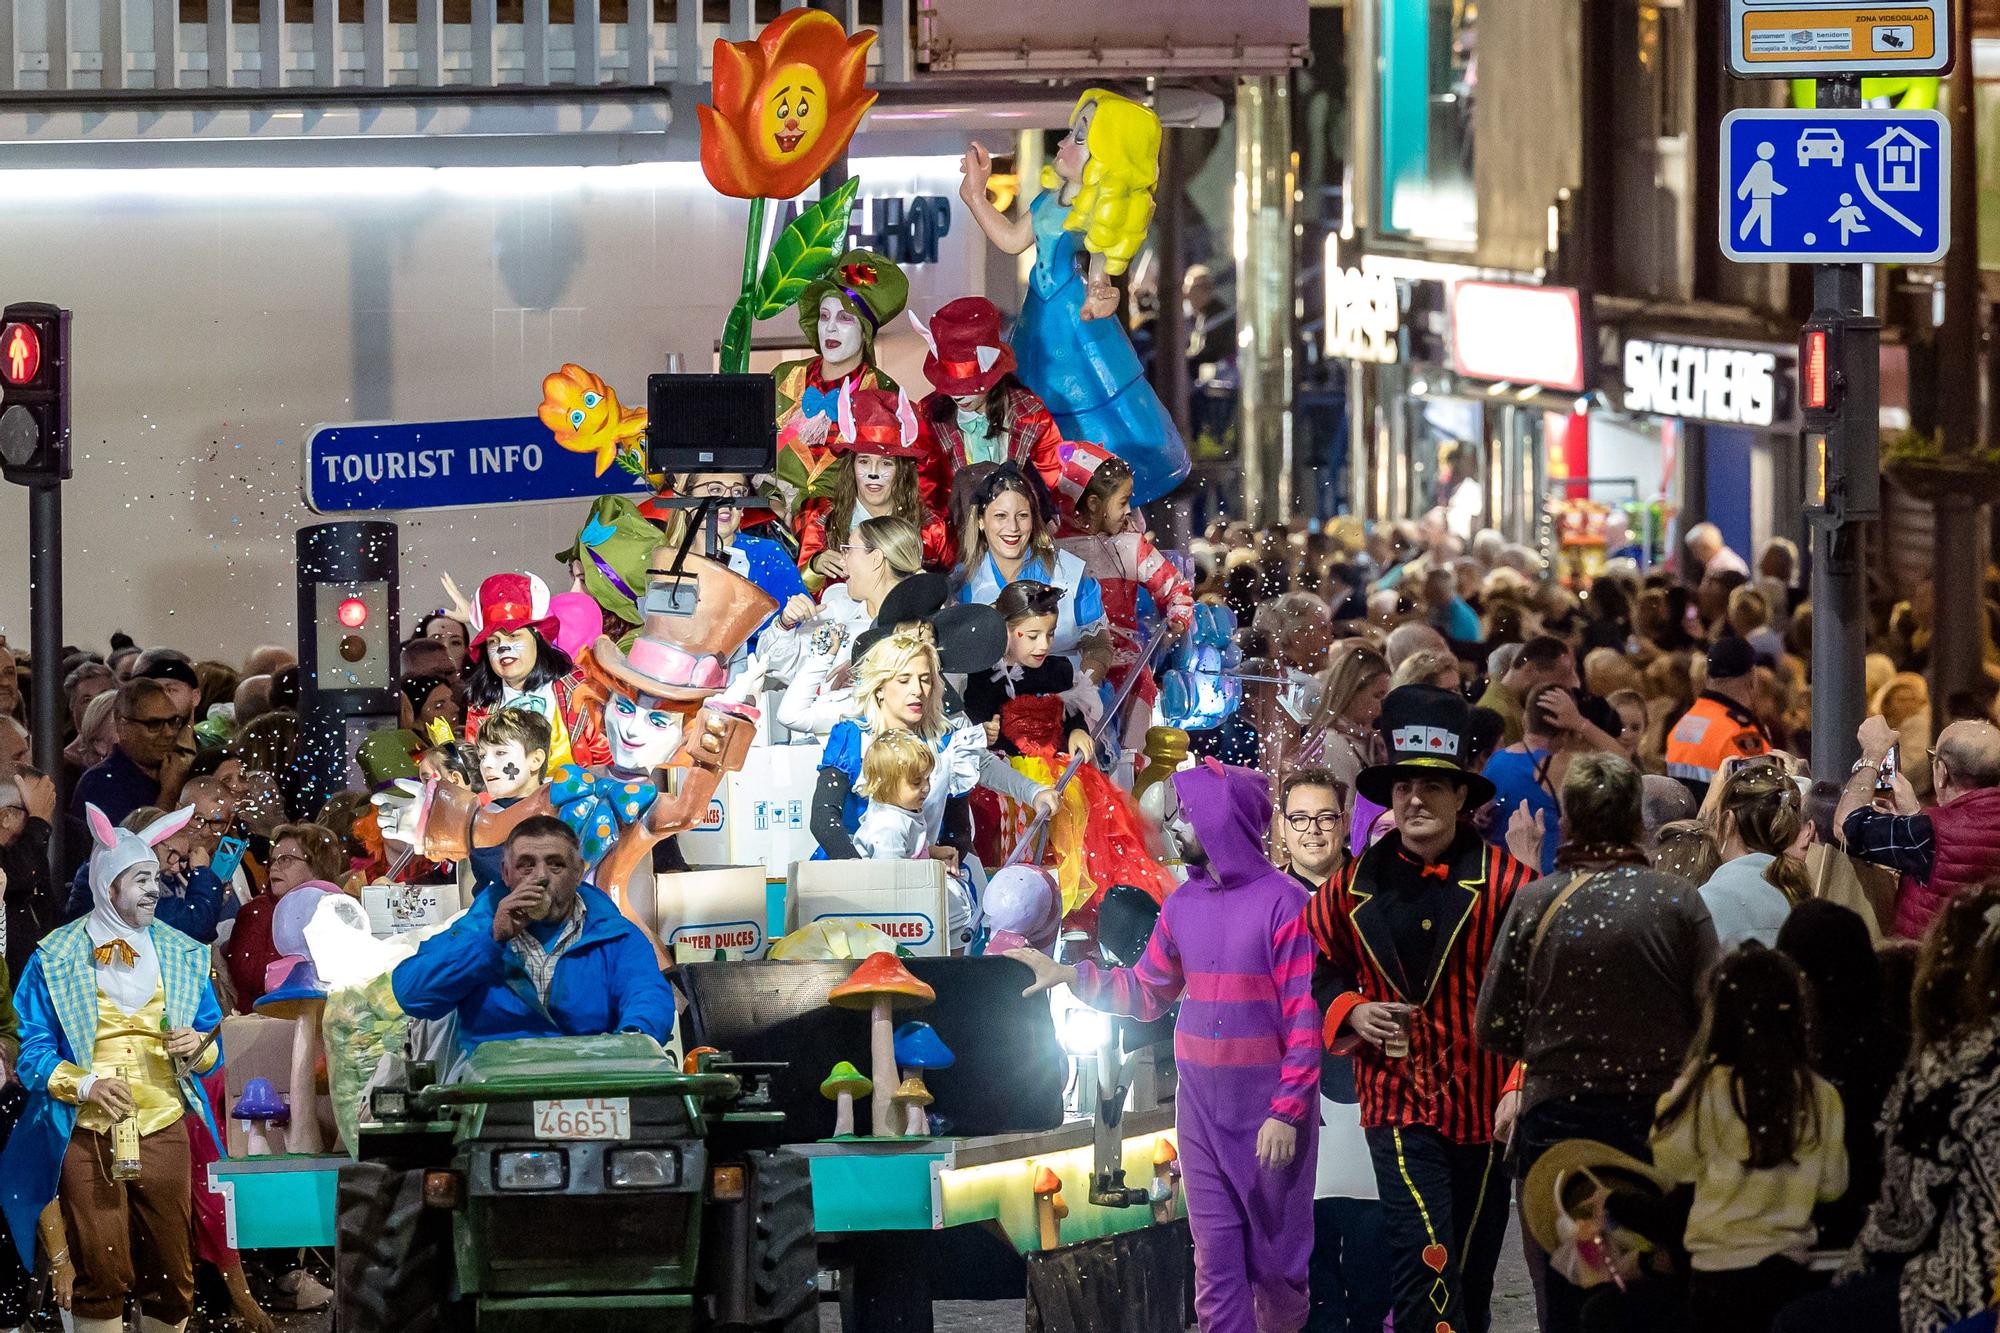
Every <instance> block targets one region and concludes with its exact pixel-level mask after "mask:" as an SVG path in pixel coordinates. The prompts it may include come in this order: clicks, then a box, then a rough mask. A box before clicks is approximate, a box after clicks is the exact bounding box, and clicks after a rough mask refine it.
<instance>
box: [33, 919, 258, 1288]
mask: <svg viewBox="0 0 2000 1333" xmlns="http://www.w3.org/2000/svg"><path fill="white" fill-rule="evenodd" d="M151 938H152V941H153V950H154V952H155V953H156V954H157V955H158V956H159V960H160V984H161V987H162V988H163V989H164V990H165V991H166V1004H167V1014H166V1018H167V1023H168V1025H169V1026H171V1027H177V1028H194V1029H195V1030H196V1031H198V1032H213V1031H215V1030H216V1029H217V1028H219V1027H221V1026H222V1006H221V1005H220V1004H218V1003H216V999H215V988H214V987H213V986H212V985H210V984H209V980H208V967H209V956H208V947H207V946H206V945H202V944H197V943H195V942H194V941H193V940H191V939H189V938H188V937H187V936H185V935H183V934H181V933H180V932H179V931H177V930H175V929H173V928H172V927H171V926H166V925H162V924H161V923H159V922H158V921H155V922H154V923H153V925H152V927H151ZM90 955H91V944H90V934H89V931H88V930H87V929H86V927H85V925H84V923H83V922H81V921H72V922H70V924H68V925H66V926H60V927H58V928H56V929H55V930H52V931H50V932H49V934H48V936H47V937H46V938H45V939H43V940H42V942H41V944H40V945H39V946H37V947H36V949H35V955H34V957H32V958H30V959H29V960H28V966H27V969H26V970H25V971H23V972H22V973H21V984H20V985H19V986H18V987H16V988H15V990H14V1008H15V1010H16V1012H17V1013H18V1015H19V1018H20V1023H21V1067H20V1076H21V1086H23V1087H24V1088H26V1089H27V1090H28V1093H29V1100H28V1109H27V1111H26V1112H25V1113H24V1114H23V1115H22V1116H21V1122H20V1123H19V1124H18V1125H16V1126H14V1133H13V1136H12V1137H10V1138H9V1139H8V1140H7V1146H6V1148H5V1149H4V1150H0V1209H4V1210H5V1213H6V1217H7V1225H8V1227H9V1228H10V1229H12V1231H13V1233H14V1246H15V1248H16V1249H18V1250H19V1251H20V1252H21V1262H22V1263H23V1264H25V1265H27V1266H28V1267H29V1268H30V1269H32V1268H33V1267H34V1262H35V1220H36V1219H37V1218H38V1217H40V1216H41V1213H42V1209H44V1208H46V1207H47V1206H48V1203H49V1200H51V1199H53V1198H55V1197H56V1181H57V1178H58V1177H59V1176H60V1174H61V1172H62V1159H63V1154H64V1153H65V1152H67V1151H68V1150H69V1136H70V1134H71V1132H72V1131H74V1130H75V1128H76V1108H75V1107H74V1106H71V1105H70V1104H69V1103H68V1102H59V1101H57V1100H56V1099H55V1098H54V1097H51V1096H50V1095H49V1090H48V1089H49V1076H50V1075H51V1074H53V1073H54V1072H55V1070H56V1066H57V1065H59V1064H61V1063H62V1062H63V1061H65V1060H67V1061H68V1062H69V1063H71V1064H74V1065H81V1066H83V1067H84V1068H85V1069H88V1068H90V1057H91V1052H92V1051H93V1050H94V1049H95V1048H96V1044H97V968H96V966H95V964H93V963H92V962H91V957H90ZM221 1049H222V1048H221V1044H220V1042H219V1041H218V1043H217V1045H216V1051H217V1053H218V1056H219V1054H220V1052H221ZM181 1099H182V1100H183V1101H184V1102H186V1103H187V1105H188V1106H190V1107H192V1108H193V1109H194V1111H195V1112H196V1113H197V1114H198V1115H200V1116H201V1118H202V1119H203V1120H204V1121H205V1122H207V1124H208V1128H209V1132H210V1133H211V1134H213V1133H214V1132H215V1116H214V1114H213V1113H212V1112H211V1111H210V1109H209V1105H208V1096H207V1094H206V1093H204V1092H203V1091H202V1088H201V1081H200V1080H199V1079H197V1078H188V1079H184V1080H182V1083H181ZM216 1141H217V1142H221V1136H220V1135H217V1136H216Z"/></svg>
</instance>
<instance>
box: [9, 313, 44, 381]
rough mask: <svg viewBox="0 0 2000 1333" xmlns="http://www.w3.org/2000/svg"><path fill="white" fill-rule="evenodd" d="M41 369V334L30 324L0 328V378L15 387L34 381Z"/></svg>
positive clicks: (17, 324) (16, 324)
mask: <svg viewBox="0 0 2000 1333" xmlns="http://www.w3.org/2000/svg"><path fill="white" fill-rule="evenodd" d="M41 369H42V335H41V334H39V333H37V332H35V326H34V325H32V324H21V323H15V324H9V325H7V326H6V327H5V328H4V329H0V380H5V381H6V382H7V383H9V384H11V385H13V386H14V387H15V388H17V389H18V388H23V387H25V386H27V385H29V384H32V383H34V382H35V376H36V375H37V374H39V373H40V372H41Z"/></svg>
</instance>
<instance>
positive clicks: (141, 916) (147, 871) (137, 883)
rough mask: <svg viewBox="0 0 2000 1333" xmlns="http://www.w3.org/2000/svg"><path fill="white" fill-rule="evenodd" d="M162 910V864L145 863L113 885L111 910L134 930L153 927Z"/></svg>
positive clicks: (133, 868)
mask: <svg viewBox="0 0 2000 1333" xmlns="http://www.w3.org/2000/svg"><path fill="white" fill-rule="evenodd" d="M159 906H160V863H159V862H157V861H141V862H140V863H139V864H138V865H135V866H133V867H132V868H130V869H129V870H127V871H125V872H124V873H123V874H121V875H119V876H118V878H117V879H115V880H113V881H111V910H112V911H114V912H116V913H117V914H118V919H119V920H120V921H123V922H124V923H125V924H126V925H128V926H130V927H132V928H133V929H134V930H144V929H145V928H146V927H147V926H150V925H152V924H153V914H154V913H155V912H156V911H158V910H159Z"/></svg>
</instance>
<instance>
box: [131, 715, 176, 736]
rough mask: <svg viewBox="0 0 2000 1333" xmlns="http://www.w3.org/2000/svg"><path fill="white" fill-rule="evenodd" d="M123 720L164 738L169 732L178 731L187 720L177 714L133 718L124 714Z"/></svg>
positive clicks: (149, 733)
mask: <svg viewBox="0 0 2000 1333" xmlns="http://www.w3.org/2000/svg"><path fill="white" fill-rule="evenodd" d="M124 720H125V721H127V722H129V723H131V724H132V725H133V726H135V727H137V728H139V730H141V731H143V732H146V733H147V734H148V735H153V736H165V735H167V734H168V733H170V732H175V731H179V730H180V729H181V728H182V727H185V726H186V725H187V724H188V720H187V719H186V718H185V717H182V716H180V715H178V714H176V715H174V716H172V717H134V716H133V715H132V714H130V713H126V714H124Z"/></svg>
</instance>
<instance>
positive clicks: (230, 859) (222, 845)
mask: <svg viewBox="0 0 2000 1333" xmlns="http://www.w3.org/2000/svg"><path fill="white" fill-rule="evenodd" d="M249 849H250V844H249V843H247V842H245V841H244V840H243V839H241V838H237V837H228V838H224V839H223V840H222V841H221V842H218V843H216V844H215V855H213V856H211V857H209V858H208V868H209V869H210V870H212V871H214V872H215V877H216V878H217V879H219V880H221V881H222V882H223V883H224V884H227V883H228V882H229V881H230V880H232V879H234V878H235V877H236V868H237V867H238V866H240V865H242V864H243V853H244V852H246V851H248V850H249Z"/></svg>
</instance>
